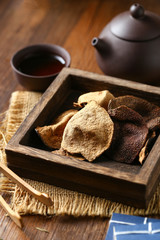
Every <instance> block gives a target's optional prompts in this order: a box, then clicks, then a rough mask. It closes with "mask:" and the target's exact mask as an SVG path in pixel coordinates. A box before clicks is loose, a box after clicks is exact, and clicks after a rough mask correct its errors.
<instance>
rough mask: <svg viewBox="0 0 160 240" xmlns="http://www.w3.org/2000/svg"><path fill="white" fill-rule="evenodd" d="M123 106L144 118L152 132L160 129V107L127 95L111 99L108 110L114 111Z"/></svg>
mask: <svg viewBox="0 0 160 240" xmlns="http://www.w3.org/2000/svg"><path fill="white" fill-rule="evenodd" d="M122 105H125V106H127V107H129V108H131V109H133V110H134V111H136V112H138V113H139V114H140V115H141V116H142V117H143V119H144V120H145V122H146V124H147V127H148V128H149V129H150V130H156V129H157V128H160V107H158V106H156V105H155V104H153V103H150V102H148V101H147V100H145V99H142V98H138V97H135V96H131V95H126V96H121V97H117V98H114V99H111V100H110V102H109V104H108V109H114V108H117V107H119V106H122Z"/></svg>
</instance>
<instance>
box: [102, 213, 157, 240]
mask: <svg viewBox="0 0 160 240" xmlns="http://www.w3.org/2000/svg"><path fill="white" fill-rule="evenodd" d="M149 222H153V223H154V222H158V223H159V224H160V220H159V219H153V218H144V217H139V216H132V215H126V214H118V213H113V215H112V218H111V219H110V222H109V228H108V232H107V235H106V238H105V240H114V238H113V227H115V228H116V227H117V226H134V225H139V224H144V225H145V224H147V223H149ZM127 240H130V236H129V238H128V239H127ZM131 240H132V239H131ZM136 240H138V238H137V239H136ZM159 240H160V237H159Z"/></svg>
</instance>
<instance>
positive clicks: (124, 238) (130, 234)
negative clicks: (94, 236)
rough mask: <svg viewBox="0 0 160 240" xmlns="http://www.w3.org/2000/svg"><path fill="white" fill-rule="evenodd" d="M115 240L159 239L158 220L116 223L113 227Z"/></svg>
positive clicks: (159, 224) (159, 223)
mask: <svg viewBox="0 0 160 240" xmlns="http://www.w3.org/2000/svg"><path fill="white" fill-rule="evenodd" d="M113 235H114V236H115V237H114V238H113V239H115V240H139V239H141V240H148V239H150V240H151V239H154V240H156V239H158V240H159V239H160V221H159V222H150V223H147V224H136V225H134V226H129V225H126V226H124V225H117V226H115V227H114V233H113Z"/></svg>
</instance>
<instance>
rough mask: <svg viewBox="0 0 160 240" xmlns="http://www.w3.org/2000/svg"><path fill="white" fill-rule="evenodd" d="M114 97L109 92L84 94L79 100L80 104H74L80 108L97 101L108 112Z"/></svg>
mask: <svg viewBox="0 0 160 240" xmlns="http://www.w3.org/2000/svg"><path fill="white" fill-rule="evenodd" d="M113 98H114V96H113V95H112V94H111V93H110V92H109V91H108V90H104V91H97V92H89V93H85V94H82V95H81V96H80V97H79V98H78V102H77V103H74V105H76V106H79V107H84V106H85V105H86V104H87V103H89V102H90V101H93V100H94V101H96V102H97V103H98V104H99V105H100V106H101V107H104V108H105V109H106V110H107V109H108V103H109V101H110V100H111V99H113Z"/></svg>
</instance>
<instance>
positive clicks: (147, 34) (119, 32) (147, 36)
mask: <svg viewBox="0 0 160 240" xmlns="http://www.w3.org/2000/svg"><path fill="white" fill-rule="evenodd" d="M110 30H111V32H112V33H113V34H114V35H115V36H117V37H119V38H121V39H124V40H128V41H147V40H151V39H154V38H156V37H158V36H160V17H159V16H158V15H156V14H154V13H152V12H149V11H145V10H144V8H143V7H142V6H141V5H139V4H137V3H136V4H133V5H132V6H131V7H130V11H127V12H124V13H121V14H120V15H118V16H116V17H115V18H114V19H113V20H112V21H111V23H110Z"/></svg>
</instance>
